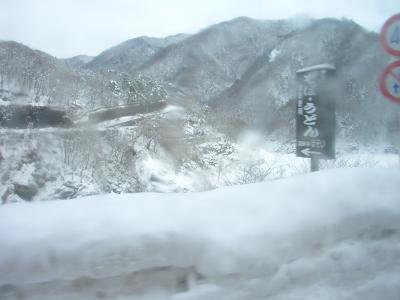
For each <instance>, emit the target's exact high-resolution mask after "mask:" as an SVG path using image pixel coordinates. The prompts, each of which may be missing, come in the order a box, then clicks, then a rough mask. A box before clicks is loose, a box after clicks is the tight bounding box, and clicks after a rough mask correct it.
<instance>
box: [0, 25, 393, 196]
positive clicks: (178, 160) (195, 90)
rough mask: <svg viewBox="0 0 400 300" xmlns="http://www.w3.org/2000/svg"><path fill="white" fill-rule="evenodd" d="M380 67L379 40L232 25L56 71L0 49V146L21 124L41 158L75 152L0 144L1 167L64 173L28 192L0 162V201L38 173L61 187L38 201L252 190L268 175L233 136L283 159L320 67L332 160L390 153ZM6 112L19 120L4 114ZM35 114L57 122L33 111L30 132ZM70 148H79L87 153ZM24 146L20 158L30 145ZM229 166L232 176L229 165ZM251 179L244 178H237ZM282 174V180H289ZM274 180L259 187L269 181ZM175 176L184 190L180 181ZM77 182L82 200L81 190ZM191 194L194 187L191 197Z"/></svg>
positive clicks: (343, 28) (44, 60)
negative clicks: (328, 90)
mask: <svg viewBox="0 0 400 300" xmlns="http://www.w3.org/2000/svg"><path fill="white" fill-rule="evenodd" d="M389 61H390V57H389V56H388V55H386V54H385V53H384V52H383V50H382V49H381V46H380V45H379V41H378V35H377V34H376V33H372V32H368V31H366V30H365V29H363V28H362V27H360V26H359V25H357V24H356V23H354V22H353V21H350V20H346V19H342V20H337V19H319V20H296V19H293V20H280V21H263V20H254V19H250V18H246V17H241V18H237V19H233V20H230V21H227V22H223V23H219V24H216V25H213V26H210V27H208V28H206V29H204V30H202V31H200V32H198V33H196V34H192V35H188V34H177V35H174V36H169V37H166V38H150V37H137V38H133V39H131V40H128V41H125V42H123V43H121V44H119V45H116V46H115V47H112V48H110V49H107V50H105V51H104V52H102V53H100V54H99V55H98V56H96V57H88V56H85V55H80V56H76V57H73V58H68V59H57V58H55V57H52V56H51V55H49V54H46V53H43V52H41V51H38V50H32V49H30V48H28V47H26V46H24V45H22V44H19V43H17V42H14V41H1V42H0V104H1V117H2V123H1V124H2V125H1V126H2V127H3V128H2V131H3V132H4V133H5V135H4V136H7V137H8V138H10V139H12V140H13V143H14V147H16V145H17V144H18V143H22V142H23V139H22V137H23V135H24V134H25V133H24V132H21V131H15V130H14V129H13V128H21V127H22V128H23V127H24V126H25V127H27V128H31V129H30V131H29V132H30V134H32V135H35V134H40V135H41V136H42V137H43V135H47V137H46V141H50V142H49V143H48V144H47V147H48V148H49V149H50V148H52V147H53V148H54V149H55V150H54V151H56V152H57V151H58V152H59V150H57V149H59V148H60V147H61V148H62V147H64V148H65V147H66V148H65V149H64V150H65V153H67V152H69V151H72V150H74V151H77V153H78V154H76V155H75V158H76V161H72V160H71V159H72V158H71V157H68V155H67V154H65V153H64V154H65V155H64V156H62V155H61V153H58V154H54V153H53V154H51V153H52V152H51V150H49V149H46V151H45V152H43V151H41V150H40V149H41V147H43V145H41V143H40V142H38V144H37V145H36V146H35V147H36V148H35V147H34V148H35V149H36V150H35V151H34V152H36V154H32V153H28V152H24V151H22V150H21V151H22V152H18V151H17V152H15V151H8V150H7V147H8V148H9V147H10V145H9V144H7V139H6V138H4V139H3V141H2V144H3V146H2V147H3V150H2V156H3V158H4V159H5V160H6V161H7V158H8V159H12V160H13V161H35V160H34V159H33V160H32V159H31V158H27V157H26V155H28V156H32V155H39V157H40V155H42V154H43V153H47V154H46V155H47V156H43V158H42V159H43V161H45V160H46V159H47V160H48V158H49V157H50V156H51V157H52V159H51V161H52V163H51V164H52V165H51V167H52V168H53V170H54V169H63V171H62V172H61V173H62V174H61V173H57V172H56V173H57V174H53V173H54V172H53V173H52V174H45V175H43V174H42V173H43V172H44V171H43V168H42V167H39V166H36V167H37V168H36V167H35V168H36V169H35V168H34V169H35V170H36V171H35V170H33V171H32V170H30V171H29V172H30V173H29V172H28V171H27V172H28V173H29V174H30V175H29V174H28V175H27V176H28V177H27V178H28V179H27V182H25V183H16V182H15V178H16V177H17V173H15V172H17V171H18V172H20V171H21V169H18V167H21V165H18V166H16V165H13V163H10V165H7V166H5V164H4V163H3V167H2V174H3V179H2V182H3V184H4V186H5V187H7V186H8V187H7V188H4V191H3V192H2V191H0V192H1V193H2V194H3V201H4V202H7V201H11V200H7V199H8V198H10V197H11V196H10V195H14V194H18V193H17V192H16V190H18V188H16V187H19V188H20V190H21V186H25V189H28V188H27V187H29V186H30V185H32V184H33V183H32V182H33V181H35V180H36V181H38V179H37V178H38V177H40V176H42V175H43V176H44V177H45V178H49V177H51V178H53V177H55V179H54V182H58V183H57V184H58V185H60V184H61V185H63V187H60V186H58V187H52V188H47V192H46V193H45V196H43V195H42V196H43V197H44V198H46V197H50V196H51V197H53V198H57V197H59V198H68V197H75V196H77V195H83V194H93V193H100V192H107V191H119V192H121V191H122V192H123V191H147V190H150V191H164V190H168V191H170V190H171V191H174V190H202V189H207V188H212V187H216V186H219V185H226V184H234V183H235V182H239V181H242V182H252V181H258V180H263V179H265V178H267V177H268V176H269V175H271V174H272V173H274V172H275V171H276V170H275V171H274V172H272V173H271V172H269V173H268V172H265V170H264V169H265V168H264V169H263V167H262V168H261V169H260V166H262V165H263V163H261V164H257V163H256V161H252V162H249V161H246V162H244V161H243V160H241V158H240V157H241V155H242V154H243V152H240V151H241V150H238V149H239V148H240V147H239V146H238V145H236V144H235V143H236V142H237V140H236V139H237V138H238V137H240V133H241V132H245V131H248V130H255V131H257V132H259V133H261V134H262V136H263V139H264V140H267V141H271V143H275V144H270V145H273V146H271V147H272V148H274V150H276V149H280V150H282V149H284V150H283V151H284V153H286V154H289V153H292V151H293V142H294V139H295V130H294V123H295V122H294V120H295V113H294V112H295V103H294V98H295V87H296V70H298V69H301V68H303V67H307V66H310V65H315V64H321V63H330V64H333V65H335V66H336V69H337V73H336V78H335V79H334V80H333V81H334V82H333V84H334V85H335V86H336V89H335V90H334V94H335V95H333V96H334V98H335V99H336V101H337V134H338V146H339V147H338V151H342V152H343V151H344V152H346V151H348V150H349V149H352V150H358V149H361V148H364V147H366V148H367V149H370V150H371V151H375V150H376V149H377V148H379V149H384V148H385V149H386V148H392V147H393V146H394V145H395V140H396V138H397V137H396V132H398V131H399V126H400V125H399V121H398V120H399V112H398V110H396V108H397V107H396V108H395V106H394V104H392V103H390V102H388V101H386V100H383V98H382V97H381V96H380V94H379V91H378V83H377V81H378V76H379V74H380V72H381V71H382V69H383V68H384V66H385V65H386V64H387V63H388V62H389ZM16 105H18V106H19V108H18V109H15V108H13V109H11V107H13V106H16ZM32 105H33V106H38V105H39V106H47V107H48V108H49V109H50V110H53V109H54V110H57V111H59V112H60V111H62V112H63V113H64V114H62V113H54V114H53V116H52V117H51V118H50V119H52V121H51V122H50V121H48V120H47V119H46V118H48V117H46V118H45V117H43V116H44V113H43V112H40V113H38V112H36V113H35V116H34V118H36V121H35V122H32V118H33V117H32V115H33V113H32V108H31V106H32ZM16 111H17V112H18V114H19V115H18V116H21V115H22V116H28V117H29V118H28V120H25V121H22V122H19V123H18V122H17V123H18V126H15V124H16V122H15V119H16V118H17V117H16V115H17V113H15V112H16ZM46 113H48V112H46ZM41 114H42V115H41ZM50 114H51V113H50ZM57 118H59V119H60V118H61V119H60V120H58V121H57V120H56V119H57ZM44 119H46V120H44ZM65 119H68V122H64V121H63V120H65ZM104 122H105V123H104ZM50 123H51V124H64V125H63V126H64V127H67V129H65V130H66V131H62V132H61V131H56V130H50V129H47V131H43V130H36V129H35V128H36V127H49V126H50V125H49V124H50ZM13 124H14V125H13ZM69 124H74V125H73V126H72V127H71V125H69ZM32 127H33V129H32ZM68 128H69V129H68ZM35 130H36V131H35ZM69 131H74V132H75V131H76V132H79V134H80V135H81V136H80V137H79V138H78V136H79V134H78V135H77V134H72V135H71V134H70V132H69ZM89 131H90V139H87V138H86V136H85V134H87V132H89ZM43 132H47V133H46V134H44V133H43ZM66 137H68V139H67V140H66ZM35 138H37V139H38V140H40V138H39V137H38V136H36V137H35ZM74 139H76V140H74ZM89 140H90V141H91V142H89V143H88V144H85V143H83V144H82V141H85V142H88V141H89ZM61 145H64V146H61ZM80 145H86V146H84V147H83V148H84V149H85V150H82V149H83V148H80V147H79V146H80ZM96 145H97V146H96ZM116 145H119V146H118V147H117V146H116ZM277 145H279V146H277ZM25 146H26V147H25ZM25 146H21V149H23V148H24V147H25V148H26V149H28V148H29V147H31V146H32V145H30V146H29V147H28V146H27V145H25ZM95 146H96V147H98V149H102V150H101V151H97V153H95V152H96V151H94V150H92V149H91V148H92V147H95ZM236 146H237V147H236ZM275 146H276V147H275ZM71 147H72V148H71ZM85 147H86V148H85ZM235 147H236V148H235ZM9 149H10V148H9ZM71 149H72V150H71ZM54 151H53V152H54ZM61 152H62V151H61ZM238 153H241V154H240V155H239V154H238ZM111 154H112V155H116V156H115V157H114V158H113V159H115V160H113V159H110V155H111ZM57 155H60V157H59V158H58V159H56V157H57ZM235 155H236V156H235ZM293 155H294V154H293ZM255 156H256V155H255ZM46 157H47V158H46ZM149 157H150V158H151V159H152V161H153V163H154V160H157V162H158V163H161V164H168V166H163V167H157V168H156V167H154V166H153V167H151V168H150V169H151V170H150V171H149V167H148V163H149V160H148V158H149ZM254 159H255V160H257V159H258V158H257V159H256V158H254ZM263 159H264V158H263ZM261 160H262V159H261ZM38 161H40V159H38ZM60 161H62V162H63V163H62V164H63V165H62V166H61V165H59V163H60ZM125 161H129V164H128V165H127V164H126V163H124V162H125ZM232 161H236V164H232ZM100 162H101V163H100ZM238 162H240V163H243V164H241V165H240V166H239V165H238ZM264 162H265V161H264ZM35 163H37V161H36V162H35ZM22 164H23V163H22ZM67 165H68V167H66V166H67ZM233 165H234V166H235V167H232V166H233ZM83 166H85V167H83ZM121 166H123V168H122V167H121ZM228 166H231V167H232V169H231V171H232V174H236V175H235V176H233V177H232V176H231V177H229V176H230V175H229V176H228V175H227V174H228V173H229V172H225V173H224V174H222V173H221V168H222V167H224V168H225V169H226V168H228ZM238 166H239V167H238ZM249 166H250V167H249ZM254 166H257V168H256V169H254V168H253V167H254ZM164 167H165V169H163V168H164ZM249 168H250V169H251V172H250V173H251V176H250V178H247V179H246V178H245V177H246V176H247V175H248V174H247V173H248V172H247V171H249ZM128 169H129V170H128ZM16 170H17V171H16ZM65 170H68V171H65ZM155 170H156V171H155ZM165 170H168V171H165ZM171 170H172V171H171ZM199 170H201V172H203V173H201V172H199ZM238 170H239V171H238ZM245 170H247V171H246V172H247V173H246V172H245ZM262 170H264V171H262ZM39 171H40V172H42V171H43V172H42V173H40V172H39ZM13 172H14V173H13ZM35 172H36V173H35ZM38 172H39V173H40V174H42V175H40V176H39V175H38V174H37V173H38ZM46 172H47V173H51V172H49V171H46ZM46 172H44V173H46ZM115 172H118V175H115ZM235 172H236V173H235ZM238 172H239V173H240V174H239V173H238ZM280 172H281V175H282V174H284V173H285V172H286V171H282V170H281V171H280ZM25 173H26V172H25ZM267 173H268V174H267ZM278 173H279V172H278ZM278 173H276V172H275V173H274V175H273V176H270V177H279V175H277V174H278ZM35 174H36V175H35ZM60 174H61V175H60ZM105 174H108V175H107V176H108V179H106V180H105V179H104V176H105ZM110 174H113V175H110ZM166 174H169V175H168V176H167V175H166ZM194 174H196V175H194ZM199 174H200V175H199ZM210 174H212V175H210ZM221 174H222V175H221ZM238 174H239V175H238ZM246 174H247V175H246ZM260 174H261V175H260ZM285 174H286V173H285ZM31 175H32V176H31ZM223 175H225V176H227V177H225V178H224V177H223ZM264 175H265V176H264ZM267 175H268V176H267ZM29 176H31V177H32V178H31V177H29ZM67 176H70V177H71V181H70V182H69V183H68V184H69V187H68V189H69V190H70V192H68V193H65V186H64V181H63V180H62V178H65V177H67ZM179 176H181V177H179ZM196 176H197V177H196ZM178 177H179V178H185V180H186V181H185V182H186V183H185V184H182V182H183V181H182V180H181V181H179V180H180V179H179V180H178V179H177V178H178ZM29 178H30V179H29ZM35 178H36V179H35ZM77 178H78V179H77ZM110 178H111V179H110ZM117 178H118V179H121V178H123V180H122V179H121V180H120V181H118V180H117ZM131 178H135V180H130V179H131ZM188 178H190V180H189V179H188ZM194 178H196V179H194ZM199 178H201V179H199ZM238 178H239V179H238ZM34 179H35V180H34ZM114 179H115V180H114ZM42 181H43V180H42ZM189 181H190V182H191V183H188V182H189ZM40 182H41V180H39V183H38V182H35V183H34V185H35V189H34V190H33V192H32V190H31V193H29V192H27V190H25V194H24V192H21V191H20V193H19V196H18V197H19V198H24V197H25V198H26V199H34V198H35V197H38V196H37V195H39V194H40V192H38V191H39V190H40V185H41V183H40ZM82 182H84V184H83V185H84V186H86V187H88V186H90V188H89V189H85V188H82ZM121 182H123V183H121ZM178 182H179V183H178ZM193 182H196V184H198V186H196V187H194V186H195V184H194V183H193ZM31 183H32V184H31ZM171 183H172V184H171ZM57 184H56V183H54V185H57ZM10 186H11V187H10ZM38 186H39V188H38ZM71 186H72V187H71ZM166 186H169V187H170V186H172V188H168V189H166V188H165V187H166ZM22 189H24V188H22ZM40 191H43V189H41V190H40ZM56 191H58V192H56ZM27 194H29V195H28V196H26V195H27ZM61 194H62V196H60V195H61ZM4 195H6V196H4ZM21 195H22V196H21ZM24 195H25V196H24ZM4 199H6V200H4ZM10 199H11V198H10ZM26 199H25V200H26ZM17 200H18V199H17Z"/></svg>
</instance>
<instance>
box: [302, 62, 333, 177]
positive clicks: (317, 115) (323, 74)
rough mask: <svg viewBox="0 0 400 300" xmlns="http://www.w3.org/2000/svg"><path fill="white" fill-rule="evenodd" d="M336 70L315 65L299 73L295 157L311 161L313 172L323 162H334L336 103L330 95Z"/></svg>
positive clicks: (327, 66) (327, 65)
mask: <svg viewBox="0 0 400 300" xmlns="http://www.w3.org/2000/svg"><path fill="white" fill-rule="evenodd" d="M335 71H336V69H335V67H334V66H332V65H329V64H322V65H315V66H312V67H308V68H304V69H301V70H298V71H297V72H296V73H297V102H296V103H297V105H296V155H297V156H298V157H305V158H310V159H311V171H312V172H314V171H318V170H319V160H320V159H334V158H335V101H334V99H333V98H332V94H333V92H332V91H331V92H330V87H331V79H332V77H333V76H334V74H335Z"/></svg>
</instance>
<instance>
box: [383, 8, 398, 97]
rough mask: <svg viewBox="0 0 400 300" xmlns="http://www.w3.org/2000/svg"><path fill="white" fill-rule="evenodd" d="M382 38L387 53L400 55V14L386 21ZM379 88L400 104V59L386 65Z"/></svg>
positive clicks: (386, 95)
mask: <svg viewBox="0 0 400 300" xmlns="http://www.w3.org/2000/svg"><path fill="white" fill-rule="evenodd" d="M380 40H381V43H382V46H383V48H384V49H385V50H386V52H387V53H389V54H391V55H393V56H397V57H400V14H397V15H394V16H392V17H391V18H389V19H388V20H387V21H386V22H385V24H384V25H383V27H382V30H381V34H380ZM379 88H380V90H381V93H382V94H383V96H385V97H386V98H387V99H389V100H390V101H392V102H394V103H398V104H400V60H398V61H395V62H394V63H391V64H390V65H389V66H387V67H386V69H385V70H384V71H383V73H382V75H381V77H380V79H379Z"/></svg>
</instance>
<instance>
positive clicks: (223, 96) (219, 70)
mask: <svg viewBox="0 0 400 300" xmlns="http://www.w3.org/2000/svg"><path fill="white" fill-rule="evenodd" d="M156 41H157V42H158V43H155V42H154V41H153V40H149V38H138V39H134V40H130V41H127V42H125V43H123V44H121V45H119V46H116V47H115V48H112V49H109V50H107V51H105V52H104V53H103V54H101V55H100V56H98V57H97V58H95V59H94V60H93V62H92V63H89V64H88V65H87V66H86V67H88V68H93V69H96V68H100V69H101V68H102V67H103V68H107V69H108V68H111V69H122V70H124V71H126V72H128V73H142V74H145V75H147V76H149V77H151V78H154V79H157V80H159V81H161V82H164V83H166V84H169V85H172V86H174V87H175V88H179V89H181V90H182V91H183V92H184V93H185V94H186V95H187V96H188V97H189V96H190V98H193V99H196V101H197V102H200V103H207V104H209V105H210V106H211V107H212V108H213V109H212V112H214V111H216V118H215V119H216V121H217V123H218V126H219V128H221V129H224V131H226V132H228V133H232V132H235V133H237V132H239V131H240V130H241V129H243V128H248V127H251V128H256V129H258V130H261V131H263V132H265V133H268V134H271V135H273V136H274V138H278V139H279V138H281V139H284V140H292V139H293V138H294V135H293V132H294V130H293V129H294V114H293V109H292V107H293V105H294V103H293V99H294V98H295V95H294V94H295V92H294V90H295V85H296V75H295V74H296V70H298V69H301V68H303V67H307V66H310V65H315V64H320V63H330V64H333V65H334V66H335V67H336V69H337V75H336V80H335V84H336V85H337V90H336V93H337V94H336V95H335V98H336V100H337V112H338V132H339V134H340V136H341V138H342V139H345V140H347V141H348V140H353V141H356V142H357V143H361V144H364V145H365V144H367V145H368V144H371V139H372V137H376V136H377V134H376V133H377V132H381V133H383V134H379V137H380V139H381V141H379V142H381V143H385V142H386V141H387V140H388V139H391V138H390V135H391V131H393V129H388V128H392V127H393V124H395V123H396V119H397V118H398V113H397V111H396V110H394V109H393V106H394V105H393V104H391V103H389V102H388V101H386V100H384V99H383V98H382V97H381V95H380V93H379V92H378V88H377V82H378V77H379V75H380V73H381V71H382V70H383V68H384V66H385V65H386V64H387V63H388V62H389V60H390V58H389V56H388V55H386V54H385V53H384V52H383V50H382V49H381V46H380V45H379V41H378V35H377V34H375V33H371V32H368V31H366V30H365V29H363V28H362V27H360V26H359V25H357V24H356V23H354V22H353V21H350V20H346V19H342V20H337V19H320V20H298V19H291V20H282V21H261V20H254V19H250V18H244V17H241V18H237V19H233V20H231V21H227V22H223V23H219V24H216V25H213V26H211V27H209V28H206V29H204V30H202V31H200V32H199V33H197V34H193V35H190V36H185V38H183V39H176V40H174V41H173V42H171V43H167V44H165V43H164V44H162V45H161V46H160V40H156ZM165 45H167V46H165ZM143 47H145V49H144V48H143ZM95 62H98V63H96V67H93V64H94V63H95ZM366 74H368V76H366ZM377 111H379V112H380V113H379V116H380V117H378V118H377V117H376V113H375V112H377ZM221 115H223V116H224V118H220V116H221ZM288 123H289V126H288ZM374 142H377V141H374Z"/></svg>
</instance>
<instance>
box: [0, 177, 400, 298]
mask: <svg viewBox="0 0 400 300" xmlns="http://www.w3.org/2000/svg"><path fill="white" fill-rule="evenodd" d="M0 235H1V239H0V270H1V272H0V298H1V299H42V300H43V299H44V300H45V299H49V300H50V299H51V300H56V299H79V300H80V299H82V300H83V299H86V300H87V299H101V298H105V299H121V300H123V299H147V300H148V299H176V300H178V299H179V300H181V299H207V300H208V299H218V300H219V299H230V300H231V299H246V300H247V299H282V300H283V299H285V300H286V299H292V300H294V299H296V300H298V299H307V300H310V299H318V300H321V299H335V300H336V299H385V300H391V299H393V300H398V299H399V298H398V297H399V295H400V172H399V171H389V170H371V169H353V170H350V169H348V170H334V171H324V172H319V173H314V174H309V175H306V176H301V177H300V176H299V177H295V178H291V179H285V180H277V181H273V182H268V183H262V184H254V185H246V186H238V187H230V188H222V189H219V190H215V191H211V192H205V193H195V194H130V195H104V196H94V197H88V198H82V199H76V200H70V201H54V202H36V203H19V204H9V205H5V206H1V207H0ZM7 297H8V298H7Z"/></svg>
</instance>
